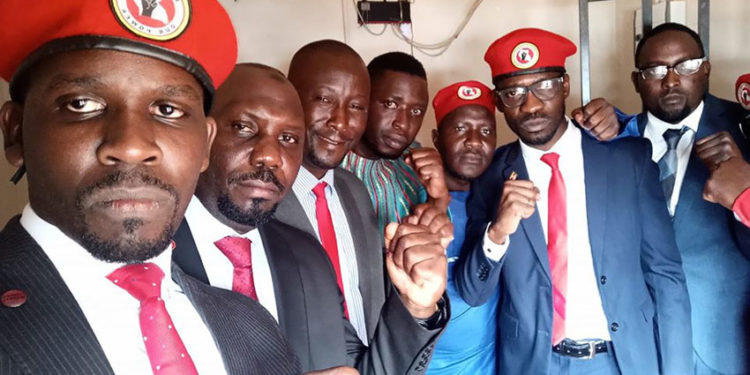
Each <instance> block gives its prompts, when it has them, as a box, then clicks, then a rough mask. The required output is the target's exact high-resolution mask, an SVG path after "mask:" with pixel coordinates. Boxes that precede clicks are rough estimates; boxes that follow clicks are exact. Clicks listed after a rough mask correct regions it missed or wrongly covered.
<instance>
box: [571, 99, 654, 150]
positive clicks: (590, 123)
mask: <svg viewBox="0 0 750 375" xmlns="http://www.w3.org/2000/svg"><path fill="white" fill-rule="evenodd" d="M570 117H572V118H573V120H575V121H576V122H577V123H578V124H580V125H581V127H582V128H584V129H586V131H587V132H588V133H589V134H591V135H592V136H594V137H595V138H596V139H598V140H599V141H610V140H613V139H619V138H624V137H637V136H639V135H640V134H639V132H638V123H637V121H636V115H632V116H630V115H627V114H625V113H623V112H622V111H620V110H619V109H617V108H615V107H614V106H613V105H612V104H610V103H609V102H607V101H606V100H605V99H603V98H597V99H594V100H592V101H590V102H589V103H588V104H586V105H585V106H583V107H580V108H576V109H574V110H573V111H572V112H571V113H570Z"/></svg>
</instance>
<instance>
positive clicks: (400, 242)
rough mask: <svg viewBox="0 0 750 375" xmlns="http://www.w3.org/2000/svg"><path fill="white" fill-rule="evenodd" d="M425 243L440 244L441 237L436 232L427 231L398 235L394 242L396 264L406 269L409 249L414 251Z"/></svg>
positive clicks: (394, 260)
mask: <svg viewBox="0 0 750 375" xmlns="http://www.w3.org/2000/svg"><path fill="white" fill-rule="evenodd" d="M425 245H438V246H440V238H439V237H438V236H437V235H436V234H433V233H430V232H427V231H425V232H421V233H409V234H407V235H404V236H400V237H397V239H396V240H395V242H394V243H393V262H394V263H395V264H396V266H398V267H400V268H403V269H406V266H405V261H406V259H405V258H404V257H405V254H406V252H407V250H408V249H412V250H411V251H413V249H415V248H419V247H420V246H425ZM441 249H442V247H441Z"/></svg>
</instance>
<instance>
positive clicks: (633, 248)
mask: <svg viewBox="0 0 750 375" xmlns="http://www.w3.org/2000/svg"><path fill="white" fill-rule="evenodd" d="M570 130H572V128H571V129H569V130H568V131H570ZM581 142H582V150H583V160H584V161H583V164H584V174H585V178H584V182H585V185H586V207H587V218H588V229H589V242H590V244H591V252H592V257H593V261H594V264H593V266H594V272H595V274H596V277H597V280H596V281H597V284H598V287H599V294H600V296H601V302H602V307H603V309H604V313H605V316H606V318H607V323H608V324H609V326H608V327H607V328H608V329H609V334H610V337H611V339H612V345H613V346H614V350H615V358H616V360H617V364H618V366H619V368H620V371H621V373H622V374H666V373H669V374H680V373H682V374H688V373H691V371H692V359H691V358H692V357H691V348H690V338H691V333H690V325H689V324H688V323H687V322H688V321H689V319H690V303H689V300H688V294H687V290H686V287H685V276H684V274H683V271H682V267H681V262H680V253H679V251H678V250H677V246H676V244H675V240H674V234H673V231H672V226H671V223H670V220H669V214H668V212H667V208H666V205H665V202H664V194H663V192H662V190H661V186H660V185H659V183H658V179H657V176H658V171H657V167H656V165H655V164H654V163H653V162H652V161H651V159H650V155H651V150H650V147H649V145H648V143H646V142H643V141H642V140H639V139H634V138H629V139H624V140H620V141H617V142H613V143H611V144H610V145H604V144H600V143H598V142H596V141H595V140H594V139H593V138H590V137H589V136H588V135H586V134H585V133H584V134H582V141H581ZM512 171H516V172H517V173H518V179H528V172H527V170H526V165H525V163H524V160H523V156H522V154H521V150H520V145H519V143H518V142H514V143H512V144H509V145H506V146H504V147H501V148H500V149H498V150H497V151H496V153H495V156H494V159H493V162H492V164H491V165H490V167H489V168H488V170H487V171H486V172H485V173H484V174H483V175H482V176H481V177H479V179H478V180H476V181H475V182H474V183H473V185H472V194H471V197H470V198H469V203H468V215H469V224H468V231H467V235H466V238H467V243H466V246H465V247H464V253H463V254H462V257H461V259H460V260H459V263H458V264H457V266H456V267H458V270H457V271H456V283H457V286H458V289H459V291H460V293H461V294H462V295H463V297H464V298H465V299H466V301H467V302H468V303H469V304H472V305H479V304H481V303H483V302H484V301H486V300H487V299H488V298H489V297H490V295H491V294H492V293H493V292H494V290H495V288H497V287H498V285H499V287H500V288H501V289H500V302H499V306H498V331H499V332H498V365H499V368H498V372H499V373H501V374H547V373H548V371H549V363H550V358H551V356H552V281H551V276H550V271H549V260H548V257H547V245H546V241H545V239H544V231H543V230H542V224H541V220H540V217H539V213H538V211H535V212H534V214H533V215H532V216H531V217H530V218H528V219H523V220H521V223H520V225H519V227H518V229H517V230H516V232H515V233H513V234H512V235H510V238H509V239H510V243H509V247H508V249H507V252H506V253H505V255H504V257H503V258H502V259H501V260H500V261H499V262H494V261H491V260H490V259H488V258H487V257H486V256H485V255H484V250H483V248H482V239H483V237H484V231H485V228H486V227H487V223H488V222H490V221H491V220H493V219H494V217H495V215H496V211H497V206H498V202H499V199H500V197H501V196H502V183H503V181H504V180H507V179H508V177H509V175H510V174H511V172H512ZM574 287H575V286H570V288H574Z"/></svg>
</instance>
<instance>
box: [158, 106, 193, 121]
mask: <svg viewBox="0 0 750 375" xmlns="http://www.w3.org/2000/svg"><path fill="white" fill-rule="evenodd" d="M154 107H155V108H154V109H153V114H154V115H156V116H159V117H164V118H168V119H178V118H181V117H183V116H185V112H183V111H182V110H179V109H177V107H175V106H173V105H170V104H157V105H155V106H154Z"/></svg>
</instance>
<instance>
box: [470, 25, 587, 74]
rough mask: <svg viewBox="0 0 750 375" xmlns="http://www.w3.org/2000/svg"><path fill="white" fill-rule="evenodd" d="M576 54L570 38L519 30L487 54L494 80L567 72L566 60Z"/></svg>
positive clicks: (492, 47)
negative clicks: (550, 72) (522, 75)
mask: <svg viewBox="0 0 750 375" xmlns="http://www.w3.org/2000/svg"><path fill="white" fill-rule="evenodd" d="M574 53H576V46H575V44H573V42H571V41H570V40H568V39H567V38H565V37H563V36H560V35H557V34H555V33H551V32H549V31H546V30H541V29H533V28H529V29H518V30H515V31H512V32H510V33H509V34H506V35H505V36H503V37H502V38H500V39H498V40H496V41H495V42H493V43H492V44H491V45H490V47H489V48H487V52H485V54H484V61H486V62H487V63H488V64H490V68H491V69H492V77H493V79H497V78H498V77H501V78H505V77H510V76H514V75H518V74H531V73H540V72H548V71H560V72H564V71H565V58H566V57H568V56H570V55H573V54H574Z"/></svg>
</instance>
